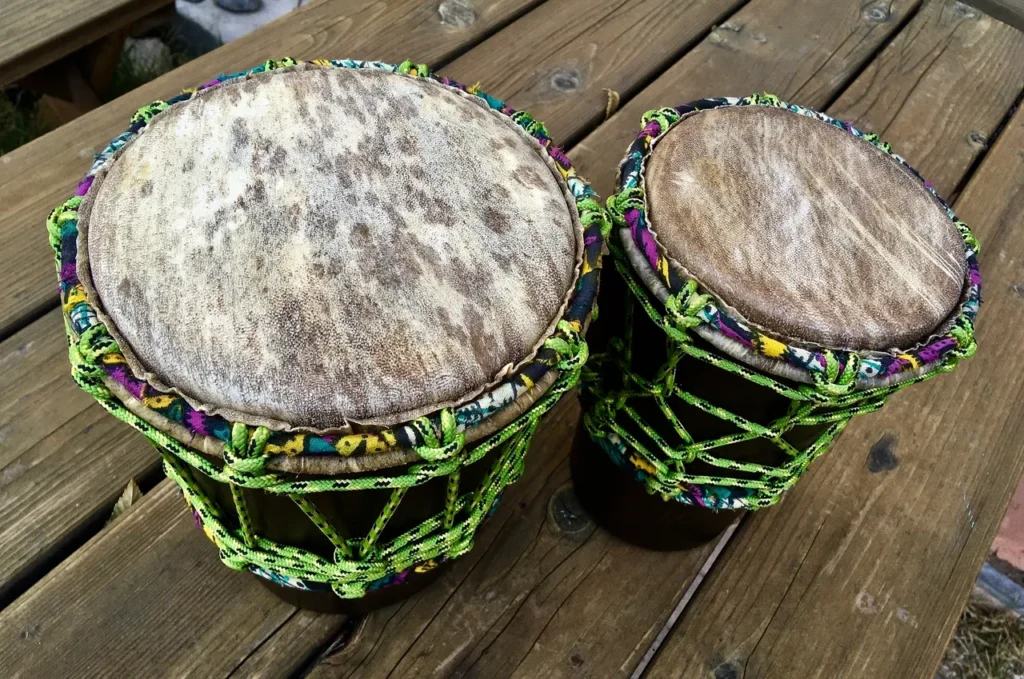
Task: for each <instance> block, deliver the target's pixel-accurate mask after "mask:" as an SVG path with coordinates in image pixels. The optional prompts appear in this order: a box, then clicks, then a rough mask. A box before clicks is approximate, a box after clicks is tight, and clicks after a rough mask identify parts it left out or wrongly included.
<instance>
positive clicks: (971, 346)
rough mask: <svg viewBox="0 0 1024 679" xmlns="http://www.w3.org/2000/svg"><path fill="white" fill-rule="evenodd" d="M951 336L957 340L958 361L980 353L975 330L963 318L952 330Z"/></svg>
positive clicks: (950, 331) (950, 330)
mask: <svg viewBox="0 0 1024 679" xmlns="http://www.w3.org/2000/svg"><path fill="white" fill-rule="evenodd" d="M949 334H950V335H952V336H953V339H954V340H956V352H955V353H956V356H957V360H959V359H962V358H970V357H971V356H974V354H975V352H976V351H978V342H977V340H975V338H974V328H973V327H971V322H970V321H969V320H967V319H966V318H961V319H960V320H959V321H958V322H957V323H956V324H955V325H954V326H953V327H952V328H950V329H949Z"/></svg>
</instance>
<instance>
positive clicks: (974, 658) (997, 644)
mask: <svg viewBox="0 0 1024 679" xmlns="http://www.w3.org/2000/svg"><path fill="white" fill-rule="evenodd" d="M936 679H1024V619H1021V618H1018V617H1017V616H1015V615H1013V614H1012V613H1005V612H1001V611H997V610H994V609H992V608H990V607H988V606H985V605H983V604H980V603H976V602H973V601H972V602H971V603H969V604H968V605H967V609H966V610H965V611H964V613H963V615H962V616H961V618H960V623H959V625H958V626H957V628H956V632H954V634H953V640H952V641H951V642H950V644H949V647H948V648H947V649H946V655H945V657H944V658H943V659H942V665H941V667H940V668H939V672H938V674H937V675H936Z"/></svg>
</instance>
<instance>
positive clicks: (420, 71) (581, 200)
mask: <svg viewBox="0 0 1024 679" xmlns="http://www.w3.org/2000/svg"><path fill="white" fill-rule="evenodd" d="M299 63H302V62H297V61H295V60H293V59H282V60H278V61H267V62H265V63H263V64H261V65H260V66H257V67H256V68H253V69H250V70H247V71H240V72H238V73H233V74H231V75H225V76H219V77H217V78H215V79H213V80H210V81H208V82H206V83H203V84H202V85H200V86H199V87H197V88H195V89H190V90H185V91H184V92H183V93H182V94H180V95H178V96H176V97H174V98H171V99H168V100H166V101H157V102H154V103H152V104H149V105H148V106H144V107H142V108H140V109H139V110H138V112H136V113H135V115H134V116H132V119H131V125H130V126H129V128H128V130H127V131H126V132H124V133H123V134H121V135H119V136H118V137H116V138H115V139H114V140H113V141H111V142H110V145H109V146H108V147H107V148H106V149H105V150H104V151H103V152H101V153H100V154H98V155H97V156H96V159H95V162H94V163H93V165H92V168H91V170H90V171H89V173H88V174H87V175H86V176H85V178H84V179H83V180H82V181H81V182H80V183H79V185H78V189H77V191H76V192H75V196H74V197H72V198H71V199H69V200H68V201H66V202H65V203H63V204H62V205H60V206H59V207H57V208H56V209H55V210H54V211H53V212H52V213H51V214H50V217H49V219H48V220H47V228H48V231H49V235H50V245H51V246H52V247H53V250H54V255H55V261H56V265H57V271H58V276H59V279H60V285H59V292H60V296H61V301H62V304H63V308H64V313H65V316H66V319H67V328H68V337H69V339H70V342H71V344H72V349H71V351H72V353H73V354H77V357H73V359H72V365H73V370H74V369H76V368H75V367H74V366H78V367H79V368H81V367H83V366H86V365H89V366H95V367H98V368H100V369H101V370H102V371H103V373H104V374H105V375H106V376H107V377H108V378H109V379H112V380H114V381H116V382H117V383H118V384H120V385H121V386H122V387H123V388H124V389H126V390H127V391H128V392H129V393H130V394H131V395H132V396H134V397H135V398H136V399H138V400H139V401H140V402H141V403H142V404H143V405H144V406H145V407H146V408H148V409H150V410H152V411H154V412H156V413H158V414H160V415H161V416H163V417H165V418H167V419H169V420H170V421H172V422H174V423H177V424H180V425H182V426H183V427H185V428H186V429H187V430H188V431H189V432H191V433H192V434H195V435H198V436H206V437H213V438H216V439H219V440H220V441H224V442H227V441H229V440H230V436H231V431H232V427H233V423H231V422H229V421H228V420H226V419H224V418H223V417H220V416H218V415H211V414H208V413H205V412H202V411H199V410H197V409H195V408H193V407H192V406H191V405H189V403H188V402H187V401H186V400H185V399H184V398H181V397H180V396H178V395H176V394H173V393H168V392H163V391H160V390H158V389H156V388H154V387H153V386H152V385H150V384H148V383H147V382H145V381H144V380H140V379H138V378H137V377H135V376H134V375H133V374H132V372H131V370H130V369H129V368H128V365H127V363H126V362H125V359H124V356H123V354H122V353H121V352H120V350H119V348H118V347H117V346H116V343H113V341H112V340H110V338H109V334H108V333H107V329H106V328H105V327H104V326H103V324H102V323H101V322H100V321H99V319H98V318H97V315H96V312H95V309H94V307H93V306H92V305H91V304H90V301H89V299H88V298H87V295H86V293H85V290H84V288H83V287H82V285H81V283H80V281H79V278H78V273H77V255H78V252H77V240H78V209H79V206H80V205H81V202H82V199H83V197H84V196H85V195H86V194H87V193H88V192H89V190H90V187H91V186H92V182H93V177H94V176H95V174H96V173H97V171H99V169H100V168H101V167H103V166H104V164H105V163H107V162H108V161H110V159H111V158H112V157H113V155H114V154H115V153H116V152H117V151H118V149H120V148H122V147H123V146H124V145H125V144H127V143H128V142H129V141H130V140H131V139H133V138H134V137H135V136H136V135H138V134H139V132H140V131H141V130H142V129H143V128H145V126H146V125H147V124H148V123H149V122H150V121H151V120H152V119H153V118H154V117H155V116H157V115H159V114H160V113H161V112H162V111H164V110H166V109H168V108H169V107H171V106H173V105H174V104H177V103H179V102H183V101H187V100H188V99H190V98H191V97H192V96H193V95H194V94H195V93H196V92H197V91H200V90H204V89H207V88H210V87H216V86H218V85H221V84H223V83H225V82H230V81H232V80H236V79H239V78H244V77H246V76H249V75H253V74H256V73H262V72H265V71H271V70H275V69H282V68H290V67H293V66H296V65H297V64H299ZM308 63H310V64H313V65H316V66H320V67H323V68H356V69H364V68H365V69H379V70H385V71H391V72H397V73H404V74H407V75H410V76H414V77H421V78H430V79H432V80H434V81H436V82H438V83H440V84H442V85H444V86H446V87H451V88H455V89H459V90H462V91H464V92H467V93H469V94H472V95H476V96H478V97H480V98H481V99H483V100H484V101H485V102H486V103H487V104H488V106H489V107H490V108H491V109H493V110H495V111H498V112H500V113H502V114H504V115H506V116H508V117H509V118H511V119H512V120H513V121H514V122H515V123H516V124H518V125H519V126H520V127H521V128H522V129H523V130H525V131H526V132H527V133H528V134H530V135H531V136H533V137H534V138H535V139H536V140H537V142H538V143H539V144H540V145H541V146H542V147H543V148H544V149H545V151H546V152H547V154H548V155H549V156H550V157H551V158H552V159H553V160H554V162H555V165H556V166H557V167H558V170H559V172H560V174H561V175H562V177H563V178H564V180H565V182H566V184H567V186H568V188H569V190H570V191H571V193H572V194H573V196H574V198H575V201H576V207H577V209H578V211H579V213H580V221H581V224H582V226H583V229H584V233H583V239H584V256H583V263H582V268H581V271H580V276H579V278H578V280H577V282H576V286H575V290H574V291H573V295H572V298H571V300H570V303H569V305H568V307H567V309H566V311H565V314H564V315H563V318H562V320H563V321H564V322H565V325H563V324H561V323H560V324H559V329H558V330H557V331H556V332H555V334H554V335H553V336H552V337H551V338H549V341H548V342H547V343H546V344H545V346H544V347H543V348H542V349H540V350H539V351H538V352H537V354H536V356H535V357H534V358H533V359H532V360H530V361H529V362H527V363H526V364H524V365H523V366H522V367H521V368H520V369H519V370H518V371H516V372H515V373H513V374H511V375H510V376H508V377H507V378H506V379H504V380H503V381H502V382H500V383H499V384H497V385H495V386H494V387H492V388H491V389H489V390H488V391H486V392H484V393H483V394H481V395H480V396H479V397H477V398H475V399H473V400H471V401H470V402H468V403H465V404H463V405H461V406H458V407H456V408H454V409H453V410H452V412H453V414H454V417H455V421H456V423H457V426H458V429H459V431H463V430H465V429H467V428H469V427H472V426H474V425H477V424H479V423H480V422H482V421H483V420H485V419H487V418H488V417H490V416H492V415H494V414H495V413H497V412H499V411H500V410H502V409H503V408H505V407H506V406H507V405H509V404H510V403H512V402H514V401H515V400H516V399H518V398H520V397H521V396H523V395H524V394H526V393H527V392H528V391H529V390H530V389H531V388H532V387H533V386H534V384H536V383H537V382H538V381H539V380H540V379H541V378H543V377H544V375H545V374H546V373H547V372H548V371H549V370H551V369H553V368H554V367H555V366H556V365H557V364H559V363H560V362H561V361H564V360H565V358H566V357H567V356H569V355H570V354H568V353H566V352H567V351H569V350H570V348H571V347H575V346H576V343H578V342H579V341H580V340H579V333H580V331H581V330H582V328H583V326H584V325H585V323H586V319H587V318H588V316H589V315H590V314H591V311H592V309H593V307H594V299H595V295H596V293H597V282H598V276H599V272H600V266H601V249H602V245H603V242H604V235H605V234H607V232H608V231H609V230H610V224H609V223H608V220H607V216H606V213H605V212H604V210H603V209H602V207H601V205H600V204H599V202H598V200H597V197H596V194H595V193H594V191H593V189H591V188H590V186H589V184H588V183H587V182H586V180H584V179H583V178H581V177H579V176H578V175H577V174H576V172H575V170H574V169H573V167H572V164H571V163H570V162H569V160H568V159H567V158H566V157H565V154H564V153H563V152H562V150H561V149H560V148H558V147H557V146H555V145H554V144H552V141H551V138H550V137H549V135H548V133H547V130H546V129H545V127H544V125H543V124H542V123H540V122H538V121H535V120H534V119H533V118H532V117H531V116H530V115H529V114H528V113H526V112H524V111H516V110H514V109H512V108H511V107H509V106H508V105H506V104H505V103H503V102H501V101H499V100H497V99H495V98H493V97H491V96H489V95H487V94H485V93H483V92H480V91H479V90H477V88H476V87H475V86H474V87H466V86H464V85H461V84H459V83H457V82H455V81H454V80H452V79H450V78H447V77H441V76H438V75H435V74H433V73H431V72H430V69H429V68H427V67H426V66H424V65H422V64H413V63H412V62H410V61H406V62H403V63H402V64H399V65H392V64H384V63H380V62H371V61H356V60H340V61H335V60H331V61H328V60H314V61H311V62H308ZM567 330H568V332H567ZM550 340H557V341H555V342H551V341H550ZM428 431H430V432H434V433H436V432H440V431H441V420H440V414H439V413H435V414H432V415H430V416H427V417H422V418H418V419H417V420H415V421H412V422H408V423H405V424H402V425H398V426H394V427H391V428H387V429H384V430H383V431H374V432H367V433H354V434H337V435H333V434H328V435H318V434H312V433H302V432H298V433H297V432H294V431H292V432H287V431H275V432H272V433H271V434H270V439H269V440H268V442H267V446H266V452H267V454H268V455H277V454H284V455H289V456H294V455H342V456H352V455H374V454H381V453H384V452H387V451H389V450H393V449H409V448H415V447H417V446H423V445H426V444H427V442H428V440H429V436H428V435H427V434H426V433H427V432H428Z"/></svg>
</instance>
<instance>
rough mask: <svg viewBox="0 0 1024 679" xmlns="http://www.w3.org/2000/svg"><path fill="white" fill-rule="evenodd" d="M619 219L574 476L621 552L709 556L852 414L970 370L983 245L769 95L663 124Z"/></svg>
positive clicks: (879, 152) (639, 152)
mask: <svg viewBox="0 0 1024 679" xmlns="http://www.w3.org/2000/svg"><path fill="white" fill-rule="evenodd" d="M609 207H610V212H611V213H612V218H613V220H614V222H615V229H614V234H613V235H612V236H611V237H610V238H609V241H610V242H609V245H610V247H611V250H612V253H613V256H614V257H613V260H614V268H615V269H616V271H617V274H611V273H610V274H609V275H607V276H605V280H603V281H602V290H601V296H600V304H601V311H602V317H601V320H600V322H599V323H597V324H596V325H595V327H594V328H593V330H592V332H591V335H590V340H591V342H590V343H591V347H592V350H593V353H594V357H593V358H592V360H591V364H590V365H588V367H587V368H586V373H587V374H586V375H585V378H584V381H585V384H586V387H585V389H584V390H583V392H584V393H583V395H584V403H585V424H586V433H582V432H581V433H580V434H579V436H578V438H577V442H576V445H575V449H574V452H573V475H574V479H575V482H576V489H577V493H578V494H579V496H580V500H581V502H582V503H583V505H584V507H586V508H587V509H588V510H589V511H590V512H591V513H593V514H594V515H595V517H596V518H597V520H598V521H599V522H601V523H602V524H603V525H605V526H606V527H607V528H609V529H610V530H611V531H612V532H614V533H615V534H617V535H618V536H620V537H622V538H624V539H626V540H630V541H632V542H635V543H638V544H641V545H645V546H648V547H652V548H657V549H676V548H681V547H686V546H690V545H693V544H696V543H700V542H702V541H706V540H708V539H711V538H712V537H714V536H715V535H717V534H718V533H719V532H720V531H721V530H723V529H724V528H725V527H726V526H727V525H728V524H729V523H730V522H731V521H732V520H733V519H734V518H735V515H736V512H737V510H741V509H759V508H762V507H767V506H769V505H771V504H773V503H775V502H777V501H778V500H779V498H780V496H781V495H782V494H783V493H784V492H785V491H786V489H788V488H790V487H791V486H792V485H793V484H794V483H795V482H796V481H797V479H798V478H799V477H800V475H801V474H802V473H803V472H804V471H805V470H806V469H807V467H808V465H809V464H810V463H811V462H812V461H813V460H814V459H815V458H816V457H818V456H819V455H821V454H822V453H824V452H825V451H826V450H827V449H828V447H829V445H830V444H831V442H832V441H833V440H834V439H835V438H836V436H838V435H839V433H840V432H841V431H842V430H843V428H844V427H845V426H846V424H847V422H848V421H849V420H850V418H851V417H853V416H854V415H858V414H861V413H869V412H872V411H874V410H877V409H878V408H881V407H882V405H883V404H884V403H885V401H886V399H887V398H888V397H889V396H890V395H891V394H893V393H894V392H895V391H897V390H899V389H902V388H904V387H906V386H908V385H910V384H913V383H916V382H920V381H922V380H925V379H928V378H930V377H932V376H934V375H937V374H939V373H942V372H947V371H949V370H952V369H953V368H954V366H956V364H957V362H958V361H960V360H961V359H963V358H966V357H969V356H971V355H972V354H973V353H974V351H975V342H974V333H973V329H974V321H975V316H976V314H977V311H978V305H979V303H980V294H981V279H980V276H979V273H978V263H977V259H976V255H977V251H978V243H977V241H976V240H975V239H974V237H973V236H972V235H971V233H970V231H969V230H968V228H967V226H966V225H964V223H963V222H961V221H960V220H959V219H957V217H956V216H955V215H954V214H953V212H952V211H951V210H950V209H949V208H948V207H947V206H946V205H945V203H944V202H943V201H942V200H941V199H940V198H939V197H938V196H937V195H936V194H935V192H934V191H933V190H932V188H931V186H930V185H929V184H928V183H926V182H924V181H923V180H922V179H921V178H920V176H919V175H918V174H917V173H916V172H915V171H914V170H913V169H912V168H910V167H909V166H908V165H907V163H906V162H905V161H904V160H903V159H902V158H900V157H899V156H897V155H895V154H893V153H892V151H891V149H890V147H889V146H888V145H887V144H884V143H881V142H880V141H879V140H878V138H877V136H876V135H873V134H864V133H862V132H860V131H858V130H856V129H854V128H853V127H852V126H850V125H848V124H845V123H841V122H839V121H836V120H833V119H832V118H829V117H828V116H826V115H824V114H821V113H817V112H815V111H811V110H808V109H805V108H801V107H799V106H793V105H789V104H785V103H783V102H780V101H779V100H778V99H777V98H776V97H773V96H770V95H762V96H753V97H749V98H746V99H705V100H701V101H698V102H695V103H693V104H690V105H687V106H681V107H679V108H668V109H661V110H658V111H652V112H650V113H648V114H646V115H645V117H644V120H643V127H642V131H641V133H640V135H639V136H638V138H637V139H636V141H635V142H634V143H633V144H632V146H631V147H630V148H629V151H628V154H627V156H626V158H625V160H624V161H623V163H622V165H621V166H620V174H619V184H618V191H617V193H616V195H614V196H613V197H612V198H611V199H610V200H609Z"/></svg>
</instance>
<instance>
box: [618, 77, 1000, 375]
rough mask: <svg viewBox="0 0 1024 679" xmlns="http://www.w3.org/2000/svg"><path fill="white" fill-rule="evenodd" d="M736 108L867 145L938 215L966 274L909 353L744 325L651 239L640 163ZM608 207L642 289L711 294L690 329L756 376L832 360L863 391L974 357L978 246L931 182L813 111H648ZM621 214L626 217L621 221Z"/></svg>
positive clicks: (766, 103) (693, 107)
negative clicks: (686, 127)
mask: <svg viewBox="0 0 1024 679" xmlns="http://www.w3.org/2000/svg"><path fill="white" fill-rule="evenodd" d="M740 106H763V107H775V108H782V109H785V110H788V111H790V112H792V113H794V114H798V115H803V116H807V117H810V118H813V119H816V120H818V121H820V122H822V123H827V124H830V125H833V126H835V127H837V128H839V129H841V130H843V131H845V132H846V133H848V134H850V135H851V136H852V137H853V138H855V139H859V140H862V141H864V142H867V143H870V144H871V145H872V146H873V147H874V148H876V149H878V150H879V151H881V152H883V153H884V154H885V155H886V156H887V157H888V158H890V159H891V160H892V161H893V162H896V163H898V164H899V165H900V166H901V167H902V168H903V169H904V170H906V171H907V172H908V174H909V175H910V176H911V177H913V178H915V179H917V180H918V181H919V182H921V185H922V186H923V187H924V188H925V189H926V190H927V191H928V192H929V193H930V194H931V196H932V197H933V198H934V199H935V201H936V202H937V204H938V205H939V207H941V208H942V209H943V210H944V211H945V214H946V217H947V218H948V219H949V220H950V221H951V223H952V224H953V225H954V227H955V228H956V229H957V232H958V233H959V234H960V236H961V238H962V239H963V243H964V263H965V275H964V281H963V284H962V288H961V295H960V299H959V301H958V303H957V305H956V306H955V307H954V309H953V311H952V313H951V314H950V315H949V316H948V317H947V318H946V319H945V320H944V321H943V322H942V323H941V324H940V325H939V326H938V327H937V328H935V329H934V330H933V331H932V332H931V333H929V334H928V335H927V336H925V337H923V338H921V339H920V340H919V341H918V342H917V343H915V344H914V345H913V346H911V347H907V348H893V349H890V350H859V349H851V348H846V347H827V346H822V345H818V344H815V343H812V342H804V341H799V340H794V339H793V338H788V337H785V336H782V335H781V334H778V333H774V332H772V331H771V330H769V329H765V328H762V327H759V326H757V325H756V324H754V323H752V322H750V321H748V320H747V319H745V318H744V317H743V316H742V314H740V313H739V312H738V311H737V310H736V309H735V308H733V307H731V306H730V305H729V304H728V303H727V302H725V301H724V300H722V299H721V298H720V297H718V296H717V295H716V294H715V293H714V292H712V291H710V290H708V289H706V288H704V287H703V286H702V285H701V284H700V281H698V280H696V279H695V278H693V277H692V276H690V275H689V274H688V273H687V272H686V271H685V268H684V267H683V266H682V265H681V264H679V263H678V262H677V261H676V260H675V259H674V258H673V257H672V256H671V255H670V254H669V253H668V251H667V250H666V248H665V247H664V245H663V244H662V243H661V242H659V241H658V238H657V235H656V231H655V230H652V228H651V224H650V221H649V220H648V218H647V212H648V204H647V197H646V194H645V191H644V171H645V169H646V161H647V159H648V158H649V157H650V156H651V153H652V151H653V149H654V147H655V146H656V145H657V142H658V141H659V139H660V138H662V137H663V136H664V135H665V134H667V133H668V132H669V131H670V130H671V129H672V128H673V127H674V126H675V125H677V124H679V123H680V122H681V121H682V120H684V119H685V118H687V117H688V116H689V115H692V114H695V113H699V112H702V111H707V110H711V109H715V108H719V107H740ZM609 209H610V211H611V213H612V216H613V219H614V221H615V227H616V230H617V231H618V234H617V235H618V239H617V240H618V241H619V243H620V245H621V247H622V248H623V250H624V254H625V256H626V258H627V259H628V260H629V264H630V266H631V268H632V269H633V270H634V271H635V272H636V273H637V275H638V276H639V277H640V278H641V280H642V281H643V283H644V285H645V287H647V289H648V290H649V291H650V292H651V293H652V294H653V295H654V296H656V297H657V298H658V299H659V301H661V302H662V303H664V302H665V301H666V300H667V299H668V298H669V297H670V296H677V295H679V294H680V293H683V292H684V289H685V288H686V286H687V285H688V284H690V283H693V284H696V285H697V287H698V288H699V290H700V292H701V293H704V294H708V295H710V297H711V300H712V301H711V302H709V303H708V304H707V305H705V306H704V307H703V308H702V309H701V310H700V311H699V314H698V317H699V319H700V321H701V322H700V324H699V325H697V326H696V327H695V328H694V330H695V331H696V333H697V334H698V335H700V336H701V337H702V338H703V339H705V340H707V341H708V342H710V343H711V344H713V345H715V346H716V347H717V348H718V349H720V350H721V351H723V352H725V353H726V354H728V355H730V356H731V357H733V358H735V359H737V360H740V361H743V362H744V363H746V364H748V365H751V366H752V367H754V368H757V369H759V370H763V371H765V372H768V373H770V374H774V375H776V376H779V377H784V378H787V379H791V380H795V381H798V382H803V383H809V384H812V383H815V382H816V381H817V380H820V379H821V378H822V376H823V375H824V373H825V372H826V370H827V367H826V366H828V365H829V364H830V363H832V364H833V365H835V362H836V361H837V362H838V365H839V366H840V367H839V371H838V374H837V375H835V376H833V379H834V380H837V381H847V380H848V379H849V378H850V377H853V380H854V384H855V385H856V388H857V389H860V390H867V389H873V388H879V387H885V386H890V385H893V384H897V383H900V382H904V381H906V380H910V379H914V378H917V377H920V376H922V375H925V374H927V373H929V372H932V371H934V370H936V369H939V368H942V367H944V366H946V365H948V364H951V363H953V362H955V361H956V360H958V357H959V356H960V355H962V354H963V353H964V352H968V353H973V350H974V333H973V330H974V323H975V320H976V318H977V313H978V308H979V306H980V303H981V274H980V271H979V267H978V260H977V254H978V250H979V246H978V242H977V240H976V239H975V237H974V235H973V234H972V233H971V231H970V229H969V227H968V226H967V225H966V224H965V223H964V222H963V221H962V220H960V219H959V218H958V217H957V216H956V214H955V213H954V212H953V210H951V209H950V208H949V206H948V205H947V204H946V202H945V201H944V200H943V199H942V198H941V197H940V196H939V195H938V194H937V193H936V191H935V189H934V188H933V187H932V186H931V184H930V183H928V182H927V181H926V180H925V179H924V178H923V177H922V176H921V175H920V173H918V172H917V170H915V169H914V168H913V167H912V166H911V165H910V164H909V163H907V161H906V160H904V159H903V158H902V157H901V156H899V155H897V154H896V153H894V152H893V151H892V147H891V146H890V145H889V144H887V143H884V142H882V141H881V140H880V139H879V138H878V135H875V134H868V133H865V132H862V131H861V130H859V129H857V128H856V127H854V126H853V125H851V124H850V123H846V122H842V121H839V120H836V119H834V118H832V117H830V116H828V115H826V114H824V113H821V112H819V111H815V110H814V109H810V108H806V107H803V106H798V105H795V104H789V103H786V102H784V101H781V100H780V99H779V98H778V97H775V96H774V95H770V94H754V95H751V96H749V97H744V98H736V97H720V98H707V99H699V100H697V101H694V102H691V103H689V104H684V105H682V106H677V107H673V108H662V109H658V110H654V111H649V112H648V113H647V114H645V115H644V117H643V122H642V126H641V131H640V133H639V134H638V136H637V137H636V139H635V140H634V141H633V142H632V143H631V145H630V146H629V148H628V149H627V152H626V156H625V157H624V158H623V160H622V162H621V163H620V165H619V172H618V176H617V179H616V188H615V192H614V193H613V195H612V196H611V197H610V199H609ZM626 213H629V215H628V217H627V214H626ZM627 222H631V224H630V223H627ZM648 239H649V241H650V242H651V243H653V244H654V245H655V249H656V253H651V255H646V254H645V247H644V246H645V240H648ZM851 359H855V360H851ZM851 369H852V370H853V371H855V373H854V375H852V376H850V375H844V373H846V371H847V370H851Z"/></svg>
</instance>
